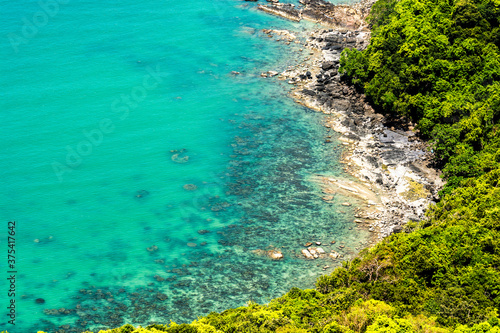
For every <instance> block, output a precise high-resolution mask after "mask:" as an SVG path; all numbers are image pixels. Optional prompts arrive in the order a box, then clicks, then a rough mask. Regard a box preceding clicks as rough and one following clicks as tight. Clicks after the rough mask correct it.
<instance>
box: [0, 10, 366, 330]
mask: <svg viewBox="0 0 500 333" xmlns="http://www.w3.org/2000/svg"><path fill="white" fill-rule="evenodd" d="M289 2H293V1H289ZM0 3H1V8H2V20H0V36H1V39H0V40H1V47H0V54H1V59H2V61H1V62H0V68H1V76H0V80H1V83H2V86H3V88H2V92H1V99H0V103H1V112H0V124H1V125H0V126H1V129H2V130H1V137H2V139H1V144H0V147H1V149H0V168H1V170H2V189H1V191H0V221H1V224H0V225H1V226H2V230H1V231H0V233H1V235H2V236H1V238H0V249H1V250H0V251H1V252H2V255H1V256H0V258H1V259H0V261H1V266H0V267H2V269H1V272H0V280H1V281H2V282H1V283H0V287H1V290H0V295H1V296H0V300H1V305H0V308H1V309H2V310H1V311H0V312H1V316H0V330H8V331H9V332H10V333H30V332H37V331H39V330H42V331H45V332H82V331H85V330H93V331H95V332H97V331H98V330H99V329H109V328H113V327H118V326H121V325H124V324H127V323H130V324H132V325H135V326H137V325H142V326H146V325H148V324H151V323H169V322H170V321H174V322H176V323H189V322H191V321H192V320H195V319H196V318H198V317H199V316H203V315H206V314H208V313H210V312H212V311H216V312H220V311H223V310H224V309H227V308H234V307H239V306H245V305H246V304H248V302H257V303H261V304H265V303H268V302H269V301H270V300H271V299H273V298H276V297H279V296H281V295H283V294H285V293H286V292H287V291H288V290H290V289H291V288H292V287H299V288H314V285H315V281H316V279H317V278H318V276H320V275H322V274H327V273H329V272H331V271H332V270H333V269H334V268H335V267H337V266H339V265H341V262H340V261H333V260H332V259H330V258H327V259H316V260H306V259H305V258H304V257H303V256H302V254H301V250H302V249H304V248H305V247H304V244H306V243H307V242H313V243H314V242H321V246H322V247H323V248H324V250H325V251H327V252H330V251H331V250H335V251H337V252H339V253H341V254H342V255H343V256H344V257H343V260H349V259H352V258H353V257H354V256H355V255H356V254H357V252H358V250H359V248H362V247H363V246H364V245H365V244H366V242H367V239H368V233H367V231H365V230H360V229H359V228H357V227H356V225H355V223H353V219H354V218H353V213H354V209H355V208H356V204H355V203H354V205H353V206H350V207H346V206H342V205H341V203H343V202H345V201H348V200H349V199H348V198H342V197H340V196H336V197H335V198H334V200H333V202H325V201H324V200H323V199H322V197H323V196H324V194H323V193H322V192H321V187H320V186H319V185H318V184H317V183H316V182H315V181H313V178H314V177H315V176H317V175H322V176H329V177H337V178H349V175H348V174H346V173H345V172H344V171H343V168H342V164H341V163H340V162H339V161H340V157H341V154H342V152H343V147H344V146H343V145H342V144H341V142H340V141H338V140H337V138H338V135H337V134H335V133H333V132H330V131H329V129H328V128H325V127H324V125H323V124H324V115H322V114H320V113H317V112H314V111H312V110H310V109H307V108H306V107H304V106H302V105H299V104H297V103H296V102H294V100H293V99H292V98H291V97H290V91H291V89H292V86H291V85H290V84H288V83H287V82H286V81H281V80H279V79H278V78H277V77H268V78H263V77H261V75H260V74H261V73H262V72H267V71H278V72H280V71H283V70H285V69H287V68H288V66H294V65H296V64H298V63H301V62H303V61H305V60H306V59H307V58H308V57H309V56H310V54H309V51H308V50H306V49H303V46H301V45H300V44H297V43H294V42H292V43H289V44H287V43H286V42H284V41H280V40H278V39H280V38H278V37H273V38H270V37H269V36H268V35H267V34H266V33H264V32H263V31H262V30H263V29H289V30H290V31H293V32H294V33H295V34H296V35H297V36H298V40H301V41H302V42H303V41H305V38H306V36H307V31H309V30H311V29H315V28H319V27H318V26H315V25H314V24H312V23H304V22H301V23H297V22H290V21H286V20H283V19H280V18H277V17H273V16H270V15H268V14H265V13H263V12H260V11H258V10H257V9H256V6H257V4H258V2H245V1H240V0H211V1H206V0H205V1H203V0H191V1H172V0H163V1H161V0H149V1H135V0H134V1H132V0H122V1H97V0H84V1H72V0H37V1H34V0H19V1H7V0H1V1H0ZM294 3H295V4H297V5H298V2H296V1H295V2H294ZM327 137H331V140H325V138H327ZM328 141H331V142H328ZM332 241H335V242H336V243H335V244H332V243H331V242H332ZM339 245H343V246H344V247H343V248H340V247H339ZM269 251H280V252H281V253H282V254H283V256H284V257H283V259H281V260H272V259H270V258H269V257H268V255H267V254H269V253H270V252H269ZM13 324H15V325H13Z"/></svg>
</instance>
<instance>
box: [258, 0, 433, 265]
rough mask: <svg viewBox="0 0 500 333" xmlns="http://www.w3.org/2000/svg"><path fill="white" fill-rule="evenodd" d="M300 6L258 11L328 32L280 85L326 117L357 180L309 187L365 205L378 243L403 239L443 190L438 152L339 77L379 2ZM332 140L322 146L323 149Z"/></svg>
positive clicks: (314, 38)
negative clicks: (436, 161)
mask: <svg viewBox="0 0 500 333" xmlns="http://www.w3.org/2000/svg"><path fill="white" fill-rule="evenodd" d="M301 3H302V4H303V8H301V9H295V8H293V7H292V6H290V5H282V6H280V5H279V4H276V3H275V4H273V5H270V6H269V5H268V6H266V7H270V8H273V10H274V12H273V11H270V10H265V9H263V8H262V7H263V6H262V5H260V6H259V9H260V10H264V11H266V12H268V13H270V14H273V15H278V16H281V17H285V18H288V17H286V16H285V15H284V14H276V10H277V9H279V8H285V9H286V11H285V12H287V13H294V15H295V16H296V17H300V18H301V19H308V20H311V21H314V22H318V23H320V24H321V25H322V26H324V27H327V28H328V29H325V28H323V29H319V30H315V31H312V32H310V33H309V36H308V38H307V40H306V41H305V43H304V45H303V46H304V48H307V49H309V50H310V52H311V58H310V60H309V61H307V62H305V63H302V64H299V65H298V66H295V67H290V68H288V69H287V70H285V71H284V72H282V73H280V74H279V75H278V78H279V79H280V80H286V81H287V82H288V83H289V84H291V85H294V87H293V89H292V96H293V98H294V99H295V100H296V101H297V102H298V103H301V104H303V105H305V106H307V107H308V108H311V109H313V110H316V111H319V112H322V113H324V114H325V115H326V117H325V126H326V127H328V128H330V129H332V130H333V131H335V132H337V133H339V134H340V137H339V139H340V140H341V141H342V142H343V144H344V145H345V152H344V154H343V157H342V162H343V163H344V164H345V171H346V172H347V173H349V174H350V175H352V176H354V177H356V178H357V180H358V181H352V180H348V179H334V178H332V177H329V176H327V175H315V176H314V177H311V181H314V182H316V183H317V184H318V185H319V186H321V189H322V191H323V193H324V195H325V196H324V198H323V200H325V201H326V202H329V201H331V200H333V199H334V198H335V196H336V195H337V194H338V195H342V196H345V197H350V198H353V199H356V200H359V203H358V204H360V205H361V207H362V208H361V209H360V210H359V211H358V212H357V213H356V215H355V216H354V219H353V222H356V223H358V225H364V226H366V227H367V228H369V230H370V231H372V232H373V233H374V238H375V240H379V239H382V238H384V237H386V236H388V235H390V234H391V233H397V232H401V231H403V230H404V226H405V225H406V224H407V223H408V222H409V221H418V220H421V219H424V218H425V214H424V213H425V211H426V209H427V207H428V206H429V205H430V204H432V203H433V202H434V201H435V200H437V199H438V191H439V190H440V189H441V188H442V186H443V182H442V180H441V178H440V176H439V175H440V171H439V170H437V169H435V168H433V167H432V164H433V161H434V156H433V153H432V150H431V149H430V147H429V145H428V144H427V143H426V142H423V141H422V140H420V139H419V138H418V136H417V134H418V132H417V130H415V129H414V127H413V126H414V124H412V123H411V122H410V121H408V120H406V119H390V118H388V117H386V116H384V115H382V114H380V113H376V112H375V110H374V109H373V108H372V107H371V105H370V104H369V103H368V102H367V101H366V97H365V96H364V95H363V94H361V93H360V92H358V91H357V90H356V89H355V88H354V87H352V86H350V85H349V84H348V83H347V82H346V81H345V80H344V78H343V77H342V76H341V75H340V74H339V72H338V70H339V67H340V65H339V63H340V54H341V52H342V50H343V49H345V48H356V49H359V50H362V49H364V48H366V47H367V46H368V43H369V40H370V31H369V28H368V25H367V23H366V22H365V18H366V16H367V15H368V13H369V10H370V8H371V5H372V4H373V1H371V0H369V1H362V2H360V3H357V4H354V5H352V6H348V5H338V6H335V5H333V4H331V3H327V2H325V1H322V0H302V1H301ZM283 12H284V9H283V10H282V11H281V13H283ZM326 18H328V19H326ZM289 34H290V35H293V33H292V32H289ZM334 137H337V136H336V135H334V134H332V135H329V136H328V137H326V138H324V140H325V144H328V143H330V142H331V141H332V139H333V138H334ZM304 256H305V257H307V258H309V256H308V255H307V254H304Z"/></svg>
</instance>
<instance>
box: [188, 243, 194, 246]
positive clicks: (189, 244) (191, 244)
mask: <svg viewBox="0 0 500 333" xmlns="http://www.w3.org/2000/svg"><path fill="white" fill-rule="evenodd" d="M187 246H189V247H196V243H187Z"/></svg>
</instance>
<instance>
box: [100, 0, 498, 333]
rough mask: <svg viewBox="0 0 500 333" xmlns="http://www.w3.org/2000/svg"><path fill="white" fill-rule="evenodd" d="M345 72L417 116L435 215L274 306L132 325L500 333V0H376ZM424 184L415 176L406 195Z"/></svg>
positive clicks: (386, 107) (375, 95)
mask: <svg viewBox="0 0 500 333" xmlns="http://www.w3.org/2000/svg"><path fill="white" fill-rule="evenodd" d="M370 20H371V24H372V26H373V36H372V40H371V43H370V45H369V47H368V48H367V49H366V50H365V51H362V52H360V51H356V50H345V51H344V53H343V55H342V58H341V65H342V68H341V72H342V73H344V74H345V76H346V77H348V78H349V79H350V80H351V81H352V82H353V83H354V84H355V85H357V86H358V87H359V88H360V89H362V90H363V91H364V92H365V93H366V95H367V96H368V97H369V98H370V99H371V101H372V102H373V104H374V105H375V106H376V107H378V108H379V109H380V110H383V111H384V112H387V113H392V114H396V115H400V116H404V117H406V118H408V119H411V120H412V121H414V122H416V123H417V124H418V129H419V130H420V132H421V135H423V136H424V137H426V138H428V139H430V140H431V141H432V142H433V144H434V150H435V152H436V153H437V156H438V158H439V159H440V161H441V162H442V166H443V170H444V174H445V176H446V178H447V181H448V183H447V186H446V188H445V189H444V191H442V200H441V201H440V202H439V203H438V204H437V205H435V206H434V207H431V209H430V210H429V211H428V219H427V220H426V221H421V222H419V223H415V222H410V223H409V224H408V225H407V226H406V230H405V231H406V232H404V233H400V234H395V235H392V236H390V237H388V238H386V239H385V240H384V241H382V242H381V243H379V244H377V245H376V246H375V247H373V248H370V249H365V250H364V251H363V252H362V253H361V254H360V255H359V256H358V258H356V259H355V260H353V261H351V262H344V263H343V266H342V267H339V268H337V269H335V270H334V272H333V273H332V274H331V275H329V276H323V277H321V278H319V279H318V281H317V284H316V290H300V289H297V288H294V289H292V290H291V291H290V292H289V293H287V294H286V295H284V296H283V297H281V298H278V299H275V300H273V301H271V302H270V303H269V304H268V305H258V304H255V303H251V304H249V305H248V306H246V307H241V308H237V309H230V310H226V311H224V312H222V313H220V314H218V313H211V314H209V315H208V316H206V317H203V318H199V319H198V320H196V321H194V322H193V323H191V324H181V325H177V324H175V323H171V324H170V325H153V326H149V327H147V328H134V327H132V326H130V325H126V326H124V327H122V328H117V329H113V330H109V331H105V332H106V333H125V332H127V333H129V332H250V333H251V332H281V333H285V332H288V333H291V332H296V333H299V332H318V333H320V332H323V333H326V332H330V333H350V332H367V333H372V332H373V333H374V332H384V333H386V332H387V333H403V332H405V333H406V332H422V333H424V332H425V333H433V332H435V333H445V332H450V333H483V332H484V333H486V332H488V333H500V321H499V319H498V310H499V309H500V271H499V267H500V205H499V203H500V167H499V165H500V163H499V162H500V135H498V134H500V124H499V120H500V50H499V47H500V28H499V24H500V1H499V0H400V1H399V2H398V1H396V0H379V1H378V2H377V3H376V4H375V5H374V7H373V10H372V12H371V15H370ZM421 191H423V189H422V188H421V187H419V186H418V184H414V186H413V189H412V190H411V191H410V192H409V193H408V195H416V196H418V195H419V194H420V192H421Z"/></svg>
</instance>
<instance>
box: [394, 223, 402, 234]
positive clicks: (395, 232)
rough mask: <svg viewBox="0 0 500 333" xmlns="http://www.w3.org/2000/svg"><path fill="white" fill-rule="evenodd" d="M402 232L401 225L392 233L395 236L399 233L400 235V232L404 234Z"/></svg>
mask: <svg viewBox="0 0 500 333" xmlns="http://www.w3.org/2000/svg"><path fill="white" fill-rule="evenodd" d="M402 231H403V227H401V226H399V225H397V226H395V227H394V228H392V233H393V234H398V233H400V232H402Z"/></svg>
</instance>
